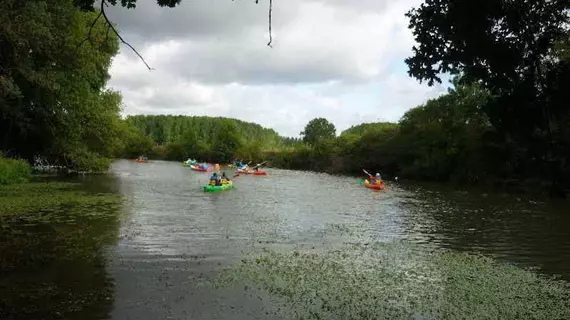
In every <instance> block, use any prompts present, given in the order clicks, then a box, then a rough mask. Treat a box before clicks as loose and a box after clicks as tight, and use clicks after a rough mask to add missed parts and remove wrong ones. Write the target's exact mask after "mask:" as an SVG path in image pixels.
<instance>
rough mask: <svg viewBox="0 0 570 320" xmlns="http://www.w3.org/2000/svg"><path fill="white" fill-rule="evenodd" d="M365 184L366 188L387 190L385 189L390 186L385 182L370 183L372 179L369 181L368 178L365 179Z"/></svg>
mask: <svg viewBox="0 0 570 320" xmlns="http://www.w3.org/2000/svg"><path fill="white" fill-rule="evenodd" d="M364 186H365V187H366V188H368V189H374V190H385V189H387V188H388V187H386V185H385V184H384V183H379V184H378V183H375V184H372V183H370V181H368V180H364Z"/></svg>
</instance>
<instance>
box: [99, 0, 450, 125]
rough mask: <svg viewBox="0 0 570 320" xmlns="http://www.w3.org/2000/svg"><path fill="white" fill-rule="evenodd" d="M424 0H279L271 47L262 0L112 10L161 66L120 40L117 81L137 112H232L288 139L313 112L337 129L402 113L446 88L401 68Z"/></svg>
mask: <svg viewBox="0 0 570 320" xmlns="http://www.w3.org/2000/svg"><path fill="white" fill-rule="evenodd" d="M261 2H263V0H262V1H261ZM418 2H419V0H404V1H401V2H389V1H383V0H378V1H373V0H362V1H341V0H321V1H318V0H305V1H302V0H289V1H279V0H276V1H274V8H273V21H274V25H273V32H274V34H273V37H274V47H273V49H271V48H268V47H267V46H265V43H266V40H267V12H266V10H267V7H266V5H264V4H263V3H260V4H259V5H255V4H254V1H253V0H251V1H249V0H241V1H235V2H232V1H229V0H210V1H207V0H192V1H190V0H186V1H183V6H181V7H179V8H174V9H161V8H159V7H158V6H156V5H155V4H154V3H152V2H149V3H143V2H142V1H141V4H142V5H139V7H138V8H137V9H135V10H130V11H125V10H116V9H115V12H113V14H112V15H111V14H110V16H112V17H114V19H115V21H116V22H117V24H118V25H119V27H120V28H121V30H123V32H124V36H125V37H127V38H130V39H127V40H131V39H133V40H134V41H133V42H134V43H133V44H134V45H135V46H136V47H137V48H138V49H140V50H139V51H140V52H141V54H142V55H143V56H144V57H145V59H146V60H147V62H148V63H149V64H150V65H151V67H153V68H155V69H156V70H154V71H152V72H148V71H147V69H146V67H145V66H144V64H143V63H142V62H140V61H139V60H138V58H137V57H136V56H135V55H134V54H132V53H131V52H129V51H128V50H129V49H128V48H122V52H121V54H120V55H119V56H117V57H116V59H115V60H114V63H113V66H112V69H111V75H112V79H111V81H110V86H112V87H114V88H116V89H118V90H121V91H122V92H123V96H124V100H125V105H126V108H125V113H128V114H136V113H146V114H169V113H170V114H187V115H211V116H229V117H236V118H239V119H242V120H246V121H253V122H257V123H259V124H261V125H264V126H267V127H271V128H274V129H276V130H277V131H278V132H280V133H281V134H284V135H295V136H296V135H298V133H299V132H300V131H302V129H303V127H304V125H305V124H306V123H307V122H308V121H310V120H311V119H312V118H315V117H325V118H327V119H329V120H330V121H332V122H333V123H335V125H336V126H337V129H339V130H338V131H339V132H340V130H343V129H346V128H347V127H349V126H350V125H354V124H358V123H360V122H363V121H364V122H369V121H377V120H390V121H397V120H398V119H399V117H400V116H401V115H402V114H403V113H404V112H405V111H406V110H408V109H409V108H411V107H414V106H416V105H418V104H421V103H423V102H425V100H426V99H428V98H431V97H434V96H436V95H438V94H440V93H441V92H442V91H443V87H433V88H430V87H427V86H425V85H420V84H419V83H417V82H416V81H415V80H413V79H411V78H409V77H408V76H407V74H406V73H405V69H404V68H402V67H401V66H402V64H403V59H404V58H406V57H407V56H409V55H410V54H411V47H412V45H413V40H412V37H411V33H410V31H409V30H408V29H407V25H408V21H407V20H406V18H405V17H404V13H405V12H406V11H407V10H409V9H410V8H411V7H412V6H414V5H417V4H418ZM398 66H399V67H400V68H399V69H398V68H397V67H398Z"/></svg>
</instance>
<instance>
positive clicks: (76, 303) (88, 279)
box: [0, 187, 120, 319]
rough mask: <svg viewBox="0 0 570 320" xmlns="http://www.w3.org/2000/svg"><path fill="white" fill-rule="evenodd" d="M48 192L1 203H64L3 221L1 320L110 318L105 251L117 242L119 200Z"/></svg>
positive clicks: (0, 242)
mask: <svg viewBox="0 0 570 320" xmlns="http://www.w3.org/2000/svg"><path fill="white" fill-rule="evenodd" d="M42 188H43V187H42ZM52 191H53V192H52ZM45 192H46V193H45V194H44V193H42V192H39V193H38V192H34V195H35V196H34V197H31V194H25V193H24V194H20V195H17V196H13V195H10V197H11V198H10V199H9V198H7V197H8V196H6V195H3V196H2V198H0V201H12V202H15V203H17V202H18V201H17V198H18V197H24V198H27V199H24V200H27V201H35V202H41V203H44V202H42V201H44V200H46V197H47V198H54V197H59V198H61V199H64V200H65V201H66V202H65V203H64V204H62V205H58V206H52V205H50V206H48V207H43V208H41V210H40V211H39V212H38V211H35V212H33V213H26V212H22V213H20V214H17V215H9V216H0V227H1V230H2V231H1V233H0V274H1V275H2V276H1V278H0V297H2V299H0V319H95V318H97V319H104V318H107V317H108V315H109V313H110V312H111V310H112V309H113V301H114V299H113V294H114V293H113V290H114V288H113V282H114V281H113V279H111V278H110V276H109V274H108V273H107V270H106V258H105V248H106V247H108V246H110V245H114V244H115V243H116V240H117V235H118V231H119V220H118V217H119V210H120V208H119V207H118V206H117V205H116V200H113V201H108V199H107V201H100V199H99V197H93V198H91V197H87V198H86V197H83V196H81V195H80V194H77V193H76V192H74V191H62V190H46V191H45ZM104 199H106V198H104ZM14 200H16V201H14ZM45 203H49V201H45ZM104 203H106V204H105V205H104Z"/></svg>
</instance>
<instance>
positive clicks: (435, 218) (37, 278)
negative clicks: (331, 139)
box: [0, 160, 570, 320]
mask: <svg viewBox="0 0 570 320" xmlns="http://www.w3.org/2000/svg"><path fill="white" fill-rule="evenodd" d="M229 172H231V171H229V170H228V173H229ZM267 172H268V173H269V176H267V177H263V176H239V177H237V178H235V179H234V185H235V186H236V188H235V189H233V190H230V191H225V192H219V193H204V192H202V190H201V186H203V185H204V184H205V183H206V182H207V178H208V174H206V173H197V172H193V171H191V170H189V169H188V168H185V167H183V166H182V165H181V164H179V163H173V162H162V161H151V162H149V163H146V164H139V163H136V162H133V161H126V160H125V161H118V162H117V163H115V164H114V166H113V169H112V173H111V174H109V175H105V176H98V177H87V178H83V180H82V183H83V184H84V186H85V188H87V189H88V190H89V191H91V192H99V191H106V192H116V193H119V194H121V195H123V196H124V200H123V202H122V205H121V207H120V208H119V209H115V210H117V212H116V217H117V219H109V218H106V219H103V218H101V219H95V220H94V219H91V220H85V221H82V220H81V218H77V219H74V220H73V221H69V222H65V221H64V222H59V223H51V224H46V225H45V226H44V227H42V228H47V229H50V228H52V229H55V228H58V229H69V230H74V225H76V224H81V223H85V224H88V225H90V226H91V227H89V228H82V229H81V230H85V231H83V232H82V237H81V239H95V240H93V241H91V245H90V246H88V245H87V244H85V243H86V242H85V241H83V242H78V241H76V240H77V239H78V238H77V236H75V237H67V238H66V237H63V236H60V237H56V238H52V239H51V240H50V241H47V239H50V237H51V236H53V232H52V233H49V232H48V233H46V232H45V230H42V228H39V227H37V226H36V227H34V228H37V229H33V230H32V229H26V227H25V226H20V225H18V222H17V221H16V220H14V219H3V220H2V221H0V223H1V224H2V227H3V228H6V227H10V228H11V229H18V230H22V229H25V230H27V231H26V233H25V235H20V236H18V235H16V234H13V235H12V236H11V237H10V239H2V241H5V242H6V243H10V246H11V248H21V249H22V248H25V250H26V251H27V252H32V253H33V252H35V251H45V250H46V248H62V247H63V248H69V247H73V246H79V247H81V248H89V250H87V251H89V252H92V253H93V254H92V255H91V256H90V257H91V258H89V259H87V258H85V256H84V255H83V254H76V255H67V256H65V257H64V256H63V254H55V255H54V256H53V257H52V258H51V260H50V261H48V262H41V263H40V262H37V263H31V264H32V265H33V266H34V268H32V269H29V270H28V271H26V270H27V269H25V268H24V269H22V270H13V269H11V270H5V271H6V272H5V273H4V274H6V276H3V278H2V281H1V283H0V284H1V285H2V287H1V288H0V289H1V290H2V291H1V293H2V294H3V295H5V294H9V293H10V292H15V291H11V290H12V289H11V287H10V286H13V285H14V283H18V292H19V293H21V294H30V293H33V292H34V290H36V289H37V288H38V287H40V286H41V284H42V283H44V284H46V285H51V286H53V287H54V288H55V289H54V292H55V293H54V294H53V295H51V296H49V295H48V296H46V295H45V294H43V295H42V296H41V298H37V299H35V298H33V295H30V296H28V297H27V298H22V299H20V300H18V299H10V300H9V301H8V302H6V303H4V304H0V315H2V311H4V313H5V314H8V315H9V316H10V317H11V318H14V319H16V318H21V319H32V318H34V317H32V316H30V315H37V314H38V312H42V310H43V311H44V315H45V318H46V319H48V318H50V319H51V318H54V319H57V318H66V319H137V320H144V319H270V318H271V319H275V318H279V317H284V318H285V317H286V316H285V315H282V314H283V313H280V312H278V310H277V309H279V308H280V307H281V305H280V304H278V303H276V302H275V299H270V297H269V294H268V293H267V292H266V291H264V290H257V291H255V290H254V291H253V292H254V293H252V289H251V288H250V289H248V290H249V291H248V292H249V293H248V294H244V289H243V288H242V287H239V286H228V287H222V288H213V287H211V286H208V285H205V284H204V283H205V282H204V280H205V279H206V280H208V279H214V278H216V277H217V276H218V274H219V272H220V271H221V270H222V269H224V268H227V267H230V266H233V265H235V264H236V263H239V262H240V261H241V260H242V259H244V258H245V257H246V256H248V255H249V254H250V253H252V252H259V251H260V250H261V249H263V248H265V249H270V250H274V251H275V252H282V253H284V254H288V253H290V252H292V250H301V252H303V250H307V251H311V250H316V251H320V252H325V251H327V250H332V249H335V248H342V247H344V246H346V245H347V244H359V245H368V244H373V243H377V242H386V243H391V242H394V241H404V242H406V243H418V244H420V245H422V246H423V248H429V247H433V248H447V249H452V250H454V251H467V252H481V253H484V254H485V255H487V256H491V257H494V258H497V259H498V260H499V261H502V262H510V263H514V264H516V265H518V266H521V267H534V268H537V271H536V272H538V273H540V274H543V275H558V276H560V277H562V278H563V279H565V280H570V237H569V235H568V232H567V226H568V225H570V215H569V214H568V212H570V211H569V210H568V208H569V206H568V203H567V202H551V201H544V200H540V201H539V200H536V199H534V200H533V199H529V198H523V197H520V196H519V197H516V196H508V195H501V194H486V193H484V192H481V191H479V192H474V191H472V192H461V191H456V190H453V189H451V188H444V187H436V186H433V185H431V186H430V185H419V184H401V185H398V184H394V183H391V184H390V188H389V189H388V190H385V191H381V192H373V191H371V190H368V189H365V188H363V187H362V186H360V185H359V184H358V182H357V181H356V179H354V178H349V177H336V176H331V175H326V174H317V173H306V172H297V171H285V170H277V169H267ZM0 201H1V200H0ZM103 209H104V208H101V210H103ZM62 214H64V213H62ZM69 232H71V231H69ZM60 234H65V232H60ZM42 235H43V236H42ZM103 235H106V237H104V238H105V239H106V240H105V241H103V240H100V239H101V238H102V236H103ZM28 239H44V240H42V241H39V242H38V241H31V240H28ZM97 239H99V240H100V241H99V240H97ZM109 239H111V240H109ZM94 246H96V248H93V247H94ZM22 250H24V249H22ZM68 251H69V250H68ZM79 251H82V252H83V251H86V250H79ZM57 252H59V251H57ZM2 254H3V253H0V255H2ZM22 254H23V253H22ZM16 255H17V254H16ZM42 263H43V265H42ZM15 279H20V280H18V281H17V280H15ZM22 279H24V280H25V281H24V280H22ZM22 281H24V282H26V283H28V286H27V287H26V286H24V285H22ZM48 289H49V288H48ZM45 290H46V288H44V291H45ZM62 291H63V292H65V294H62V293H61V292H62ZM100 293H102V294H100ZM49 299H52V300H53V301H54V302H52V301H50V300H49ZM86 299H87V300H88V299H92V300H93V299H99V300H95V301H96V303H91V304H90V306H91V307H89V308H80V307H79V306H81V305H82V304H83V305H84V304H85V303H84V300H86ZM24 302H25V303H28V304H31V305H27V308H35V309H34V310H36V311H35V312H29V313H18V312H17V311H18V309H19V308H22V304H23V303H24ZM91 302H93V301H91ZM57 303H67V305H69V304H70V303H71V304H72V305H73V303H75V304H77V305H78V308H77V309H78V310H76V311H74V310H71V311H66V312H65V314H58V312H57V307H54V306H57ZM50 305H51V307H49V306H50ZM3 309H4V310H3ZM64 309H65V310H67V309H68V308H67V307H65V308H63V307H62V310H64ZM6 310H8V311H6Z"/></svg>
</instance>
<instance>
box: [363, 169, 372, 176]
mask: <svg viewBox="0 0 570 320" xmlns="http://www.w3.org/2000/svg"><path fill="white" fill-rule="evenodd" d="M362 171H364V173H366V174H367V175H368V177H370V178H372V175H371V174H370V173H368V171H366V170H364V169H362Z"/></svg>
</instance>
